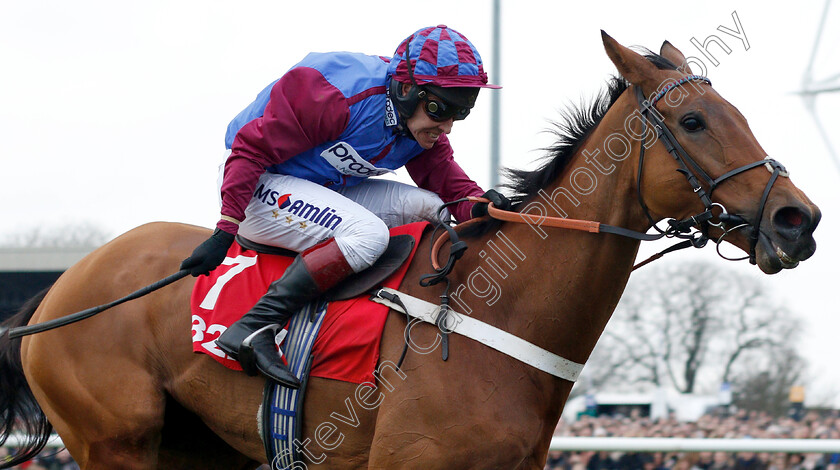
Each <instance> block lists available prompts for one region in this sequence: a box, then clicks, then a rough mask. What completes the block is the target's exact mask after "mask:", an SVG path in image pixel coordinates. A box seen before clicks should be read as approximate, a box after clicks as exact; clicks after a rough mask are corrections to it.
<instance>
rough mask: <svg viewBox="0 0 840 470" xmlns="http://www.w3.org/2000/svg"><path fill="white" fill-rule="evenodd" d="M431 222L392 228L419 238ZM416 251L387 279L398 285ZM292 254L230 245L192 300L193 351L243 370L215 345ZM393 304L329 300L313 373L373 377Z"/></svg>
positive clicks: (358, 299)
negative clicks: (388, 305)
mask: <svg viewBox="0 0 840 470" xmlns="http://www.w3.org/2000/svg"><path fill="white" fill-rule="evenodd" d="M428 226H429V224H428V223H427V222H417V223H413V224H408V225H403V226H400V227H396V228H393V229H391V236H394V235H401V234H407V235H411V236H412V237H414V239H415V241H416V242H419V241H420V238H421V237H422V235H423V231H424V230H425V229H426V227H428ZM417 245H418V243H415V244H414V248H413V249H412V251H411V255H409V258H408V260H407V262H406V263H404V264H403V265H402V266H401V267H400V268H399V269H398V270H397V271H396V272H395V273H394V274H393V275H391V276H390V277H389V278H388V279H387V280H386V281H385V282H383V283H382V285H383V286H385V287H391V288H394V289H396V288H398V287H399V285H400V283H401V282H402V279H403V277H404V276H405V273H406V271H407V270H408V266H409V264H410V262H411V259H412V258H413V256H414V254H415V252H416V250H417ZM292 261H293V258H290V257H288V256H282V255H272V254H263V253H259V254H258V253H257V252H255V251H252V250H246V249H244V248H242V247H241V246H240V245H239V244H238V243H234V244H233V245H231V248H230V250H229V251H228V255H227V258H225V261H224V262H223V263H222V265H221V266H219V267H218V268H216V269H215V270H214V271H213V272H211V273H210V275H209V276H199V278H198V279H197V280H196V283H195V287H194V288H193V292H192V298H191V301H190V304H191V309H192V341H193V351H194V352H196V353H203V354H207V355H209V356H210V357H212V358H213V359H215V360H216V361H217V362H219V363H220V364H222V365H224V366H225V367H228V368H230V369H234V370H242V367H241V366H240V365H239V363H238V362H236V361H234V360H233V359H231V358H230V357H228V356H227V355H225V353H224V352H222V351H221V350H220V349H219V348H218V347H217V346H216V344H215V340H216V339H217V338H218V337H219V335H221V334H222V333H223V332H224V331H225V330H226V329H227V327H228V326H230V325H231V324H233V322H235V321H236V320H238V319H239V318H241V317H242V316H243V315H244V314H245V313H247V312H248V310H250V308H251V307H252V306H253V305H254V304H255V303H256V302H257V300H259V298H260V297H261V296H262V295H263V294H264V293H265V292H266V290H267V289H268V286H269V284H271V282H273V281H274V280H276V279H279V278H280V277H281V276H282V275H283V272H284V271H285V270H286V268H287V267H288V266H289V265H290V264H291V263H292ZM388 311H389V308H388V307H386V306H384V305H380V304H377V303H374V302H371V301H369V300H368V299H367V297H366V296H364V297H356V298H354V299H350V300H343V301H334V302H330V303H329V305H328V306H327V313H326V315H325V317H324V319H323V323H322V325H321V328H320V333H319V335H318V338H317V339H316V341H315V344H314V346H313V349H312V354H313V356H314V358H313V363H312V369H311V372H310V375H311V376H313V377H323V378H328V379H335V380H341V381H345V382H352V383H363V382H372V381H373V380H374V377H373V371H374V370H375V369H376V364H377V362H378V361H379V344H380V339H381V336H382V330H383V328H384V326H385V320H386V319H387V316H388Z"/></svg>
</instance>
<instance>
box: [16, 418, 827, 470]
mask: <svg viewBox="0 0 840 470" xmlns="http://www.w3.org/2000/svg"><path fill="white" fill-rule="evenodd" d="M555 436H586V437H681V438H727V439H737V438H755V439H840V414H838V413H837V412H834V413H829V414H827V415H819V414H817V413H813V412H812V413H808V414H806V415H805V416H804V417H802V418H801V419H799V420H794V419H792V418H782V419H773V418H770V417H769V416H767V415H765V414H762V413H746V412H738V413H736V414H734V415H729V416H718V415H711V414H709V415H704V416H702V417H700V419H698V420H697V421H696V422H680V421H677V420H676V419H674V418H673V417H670V418H667V419H657V420H652V419H650V418H646V417H642V416H639V415H638V414H636V413H631V414H630V415H629V416H614V417H610V416H599V417H592V416H586V415H583V416H581V417H580V418H579V419H578V420H577V421H574V422H569V421H566V420H563V419H561V420H560V422H559V423H558V425H557V429H556V431H555ZM6 455H8V449H7V448H3V447H0V462H2V461H3V459H4V457H5V456H6ZM264 467H265V468H268V467H267V466H264ZM13 468H14V469H26V470H78V468H79V467H78V466H77V465H76V464H75V463H74V462H73V460H72V458H71V457H70V454H69V453H68V452H67V451H66V450H63V449H62V450H59V451H56V450H54V449H53V450H50V449H47V450H45V451H44V452H43V453H42V454H41V455H40V456H39V457H37V458H36V459H34V460H33V461H31V462H28V463H26V464H23V465H20V466H17V467H13ZM545 469H546V470H561V469H562V470H788V469H791V470H840V453H837V454H780V453H747V452H741V453H734V454H733V453H725V452H700V453H683V452H659V453H643V452H560V451H551V452H550V453H549V456H548V462H547V464H546V466H545Z"/></svg>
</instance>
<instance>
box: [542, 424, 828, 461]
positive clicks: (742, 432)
mask: <svg viewBox="0 0 840 470" xmlns="http://www.w3.org/2000/svg"><path fill="white" fill-rule="evenodd" d="M555 435H556V436H587V437H678V438H727V439H738V438H754V439H840V415H837V414H836V413H834V414H829V415H828V416H820V415H819V414H817V413H808V414H806V415H805V416H804V417H803V418H802V419H800V420H798V421H797V420H794V419H792V418H782V419H773V418H770V417H769V416H767V415H766V414H762V413H747V412H744V411H741V412H738V413H736V414H734V415H729V416H719V415H712V414H709V415H704V416H702V417H700V419H698V420H697V421H696V422H679V421H677V420H676V419H674V418H673V417H670V418H668V419H659V420H651V419H649V418H645V417H640V416H638V415H631V416H626V417H625V416H616V417H610V416H599V417H591V416H586V415H584V416H581V417H580V419H579V420H577V421H575V422H568V421H566V420H562V419H561V420H560V422H559V423H558V425H557V430H556V431H555ZM545 469H546V470H560V469H562V470H601V469H605V470H606V469H609V470H613V469H614V470H631V469H633V470H635V469H641V470H671V469H673V470H712V469H713V470H787V469H794V470H801V469H808V470H811V469H814V470H816V469H825V470H835V469H836V470H840V453H838V454H804V455H803V454H780V453H748V452H741V453H734V454H733V453H725V452H700V453H683V452H673V453H665V452H659V453H637V452H558V451H552V452H550V453H549V456H548V462H547V463H546V466H545Z"/></svg>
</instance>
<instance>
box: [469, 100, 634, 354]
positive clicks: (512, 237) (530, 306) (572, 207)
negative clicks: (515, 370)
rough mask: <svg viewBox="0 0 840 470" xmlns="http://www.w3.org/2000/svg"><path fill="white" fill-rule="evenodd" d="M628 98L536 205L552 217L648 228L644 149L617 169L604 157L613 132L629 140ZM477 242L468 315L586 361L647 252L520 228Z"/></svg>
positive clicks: (610, 239)
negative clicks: (641, 192) (640, 171)
mask: <svg viewBox="0 0 840 470" xmlns="http://www.w3.org/2000/svg"><path fill="white" fill-rule="evenodd" d="M627 95H628V93H625V96H623V97H622V98H620V99H619V100H618V101H617V102H616V103H615V104H614V105H613V107H612V108H611V109H610V111H609V112H608V113H607V115H606V116H605V117H604V119H603V120H602V123H601V125H599V126H598V128H596V129H595V130H594V131H593V133H592V135H591V136H590V137H589V138H588V139H587V140H586V142H584V144H583V145H582V146H581V147H580V148H579V150H578V153H577V154H576V155H575V156H574V157H573V158H572V160H571V161H570V162H569V164H568V165H567V167H566V169H565V171H564V172H563V175H562V176H561V177H560V178H559V179H558V180H557V181H555V182H554V183H552V184H551V185H550V186H549V187H547V188H545V189H544V191H543V192H541V193H540V195H539V196H537V197H535V198H533V199H532V200H531V201H530V204H537V205H539V206H541V207H542V208H544V209H545V210H546V213H547V215H549V216H561V215H563V216H565V217H568V218H572V219H583V220H594V221H598V222H601V223H606V224H610V225H616V226H620V227H626V228H631V229H634V230H641V231H644V230H645V228H646V226H647V223H646V219H645V217H644V215H643V213H642V211H641V210H640V209H639V204H638V202H637V196H636V189H635V188H636V185H635V173H636V171H635V169H634V168H633V167H634V166H635V165H636V164H637V161H638V160H637V159H636V156H637V155H638V143H637V142H631V144H633V145H632V151H631V152H629V156H628V157H626V158H625V159H624V160H623V161H614V159H612V158H610V157H609V156H608V155H605V149H604V142H605V141H607V139H608V138H609V136H610V135H611V134H613V133H616V132H620V133H622V134H624V131H623V121H624V117H625V116H627V115H628V114H629V112H630V111H631V110H632V109H633V108H632V103H631V102H630V101H629V100H628V97H627ZM596 151H598V153H597V154H596V153H595V152H596ZM593 155H595V156H593ZM605 173H608V174H605ZM593 177H594V180H592V178H593ZM590 183H591V184H590ZM552 196H553V197H552ZM528 207H529V204H525V208H526V209H527V208H528ZM530 207H531V208H534V206H530ZM559 211H562V212H564V213H563V214H561V213H558V212H559ZM478 244H479V245H481V247H480V249H473V250H469V251H468V253H470V254H469V258H466V257H465V258H466V259H464V260H462V261H460V262H459V264H461V263H464V264H466V265H470V266H469V267H467V266H463V267H464V268H467V269H468V271H467V274H468V276H470V277H468V278H467V282H466V283H465V284H464V285H465V288H463V289H461V290H460V291H459V292H458V295H459V299H457V300H463V304H464V305H467V306H468V307H469V305H468V304H469V303H470V302H471V303H472V304H473V305H474V306H475V307H478V308H473V307H471V308H470V309H471V310H473V311H475V313H474V315H476V316H479V315H480V316H485V318H486V321H488V322H492V323H493V324H496V325H497V326H499V327H501V328H504V329H506V330H507V331H509V332H511V333H513V334H516V335H517V336H520V337H522V338H523V339H526V340H528V341H531V342H533V343H535V344H537V345H539V346H541V347H543V348H546V349H548V350H550V351H552V352H554V353H556V354H559V355H561V356H563V357H566V358H567V359H570V360H573V361H576V362H581V363H582V362H585V361H586V359H587V358H588V357H589V354H590V353H591V352H592V349H593V348H594V346H595V343H596V342H597V340H598V337H599V336H600V335H601V332H602V331H603V328H604V327H605V326H606V323H607V321H608V320H609V318H610V315H611V314H612V311H613V310H614V308H615V306H616V304H617V303H618V300H619V297H620V296H621V293H622V292H623V290H624V287H625V284H626V282H627V280H628V278H629V276H630V271H631V269H632V265H633V262H634V260H635V256H636V252H637V250H638V247H639V242H638V241H635V240H632V239H629V238H625V237H620V236H616V235H610V234H592V233H588V232H581V231H572V230H568V229H559V228H548V227H545V228H543V227H538V226H537V225H528V224H518V223H506V224H503V225H502V226H501V228H500V230H498V231H495V232H493V233H491V234H488V235H487V236H486V237H485V238H484V239H482V240H481V242H480V243H478ZM473 245H475V244H473ZM462 272H463V271H462ZM461 282H464V281H463V280H462V281H461ZM470 294H472V295H470ZM482 296H483V297H482ZM477 297H478V298H477ZM466 299H470V300H469V301H467V300H466ZM458 307H459V305H457V302H456V306H455V308H458ZM460 307H463V305H462V306H460Z"/></svg>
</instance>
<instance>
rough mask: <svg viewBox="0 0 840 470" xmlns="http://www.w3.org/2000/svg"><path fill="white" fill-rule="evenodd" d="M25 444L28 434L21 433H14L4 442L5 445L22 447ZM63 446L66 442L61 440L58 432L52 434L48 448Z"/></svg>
mask: <svg viewBox="0 0 840 470" xmlns="http://www.w3.org/2000/svg"><path fill="white" fill-rule="evenodd" d="M24 444H26V436H24V435H21V434H12V435H11V436H9V438H8V439H6V443H5V444H3V447H20V446H22V445H24ZM62 447H64V442H62V441H61V438H60V437H58V434H53V435H52V436H50V440H49V442H47V448H54V449H61V448H62Z"/></svg>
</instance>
